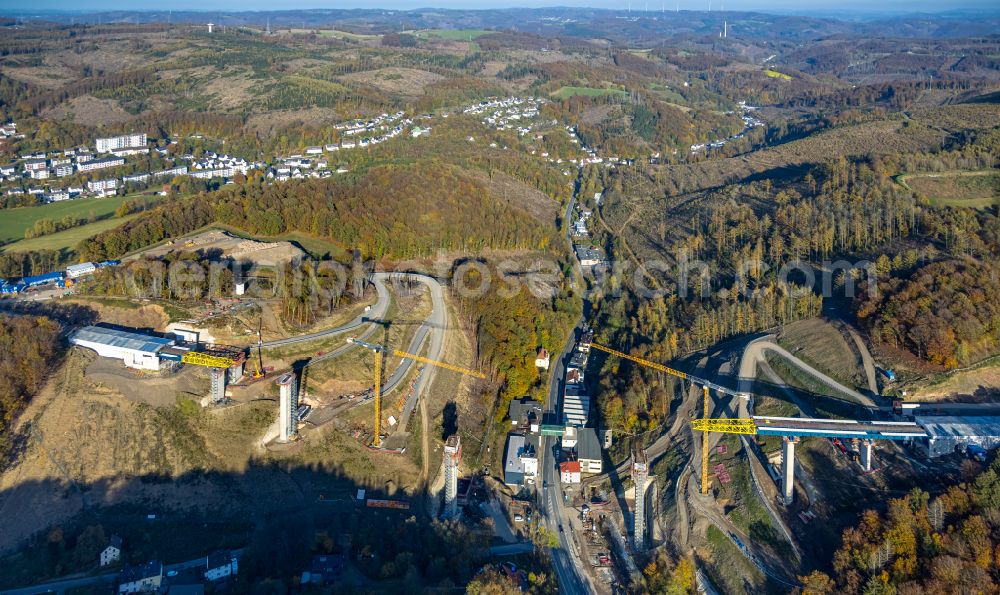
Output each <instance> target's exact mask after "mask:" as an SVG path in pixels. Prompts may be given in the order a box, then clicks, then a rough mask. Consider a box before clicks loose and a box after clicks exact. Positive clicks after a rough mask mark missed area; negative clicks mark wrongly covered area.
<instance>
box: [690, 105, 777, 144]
mask: <svg viewBox="0 0 1000 595" xmlns="http://www.w3.org/2000/svg"><path fill="white" fill-rule="evenodd" d="M739 107H740V112H742V113H741V114H740V119H742V120H743V130H741V131H740V132H738V133H736V134H734V135H732V136H731V137H729V138H725V139H722V140H717V141H713V142H710V143H698V144H696V145H691V152H692V153H697V152H699V151H704V150H705V149H719V148H722V147H724V146H726V144H727V143H729V142H732V141H734V140H739V139H741V138H743V137H744V136H746V134H747V132H749V131H750V130H751V129H752V128H757V127H760V126H763V125H764V121H763V120H761V119H759V118H757V117H755V116H754V115H753V112H755V111H757V108H756V107H753V106H750V105H747V102H745V101H741V102H739ZM727 113H732V112H727Z"/></svg>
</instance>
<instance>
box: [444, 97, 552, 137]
mask: <svg viewBox="0 0 1000 595" xmlns="http://www.w3.org/2000/svg"><path fill="white" fill-rule="evenodd" d="M544 103H545V101H544V100H542V99H538V98H535V97H504V98H492V99H486V100H483V101H480V102H479V103H476V104H473V105H470V106H468V107H465V108H463V109H462V113H463V114H472V115H479V114H486V116H485V117H484V118H483V124H485V125H486V126H489V127H490V128H495V129H497V130H517V133H518V134H519V135H521V136H524V135H525V134H528V133H529V132H531V126H524V125H522V122H525V121H527V120H532V119H534V118H535V117H537V116H538V113H539V110H540V109H541V107H542V105H544Z"/></svg>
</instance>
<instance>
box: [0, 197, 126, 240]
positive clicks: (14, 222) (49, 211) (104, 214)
mask: <svg viewBox="0 0 1000 595" xmlns="http://www.w3.org/2000/svg"><path fill="white" fill-rule="evenodd" d="M136 198H141V197H138V196H134V195H133V196H113V197H109V198H78V199H76V200H66V201H62V202H56V203H52V204H47V205H41V206H38V207H22V208H19V209H5V210H4V212H3V217H0V242H16V241H18V240H22V239H24V231H25V230H26V229H28V228H30V227H31V226H32V225H34V224H35V221H38V220H39V219H45V218H48V219H52V220H53V221H58V220H59V219H62V218H63V217H67V216H70V217H79V218H90V217H94V218H96V219H102V220H103V219H107V218H111V217H113V216H114V213H115V210H116V209H117V208H118V207H119V206H120V205H121V204H122V203H123V202H125V201H126V200H128V199H136ZM101 223H106V222H105V221H101ZM109 227H113V226H109ZM109 227H105V228H104V229H108V228H109ZM68 231H73V230H68ZM94 233H97V232H94ZM56 235H60V234H52V235H51V236H46V237H48V238H52V237H54V236H56ZM36 239H39V240H44V239H45V238H44V237H43V238H36Z"/></svg>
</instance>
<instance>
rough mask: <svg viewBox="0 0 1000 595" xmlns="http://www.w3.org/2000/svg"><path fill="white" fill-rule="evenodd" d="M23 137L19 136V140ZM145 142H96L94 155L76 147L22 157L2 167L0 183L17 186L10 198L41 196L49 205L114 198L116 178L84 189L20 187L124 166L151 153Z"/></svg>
mask: <svg viewBox="0 0 1000 595" xmlns="http://www.w3.org/2000/svg"><path fill="white" fill-rule="evenodd" d="M8 126H13V125H8ZM15 129H16V128H15ZM23 136H24V135H19V137H20V138H23ZM146 141H147V139H146V134H145V133H135V134H125V135H121V136H113V137H107V138H98V139H95V141H94V150H93V151H92V150H91V149H90V148H89V147H73V148H68V149H65V150H63V151H61V152H57V153H54V154H52V155H49V154H47V153H44V152H43V153H30V154H25V155H21V159H20V160H19V161H18V162H17V163H13V164H7V165H0V180H2V181H3V182H8V183H12V184H17V186H14V187H10V188H7V190H6V192H7V194H8V195H16V194H34V195H40V196H41V197H42V198H43V199H44V200H46V201H49V202H55V201H60V200H69V199H72V198H77V197H79V196H81V195H83V194H88V193H89V194H92V195H95V196H106V195H108V194H114V193H115V192H117V188H118V180H117V179H116V178H108V179H95V180H90V181H88V182H87V183H86V184H85V185H81V186H72V185H71V186H64V187H58V188H57V187H53V186H51V185H46V186H45V187H41V186H34V185H33V184H31V183H29V184H28V185H27V186H26V187H22V185H21V184H22V181H23V180H25V179H28V180H33V181H37V180H49V179H55V178H66V177H69V176H72V175H75V174H83V173H91V172H99V171H100V170H104V169H109V168H114V167H119V166H121V165H124V164H125V157H127V156H129V155H137V154H145V153H148V152H149V149H148V148H147V146H146Z"/></svg>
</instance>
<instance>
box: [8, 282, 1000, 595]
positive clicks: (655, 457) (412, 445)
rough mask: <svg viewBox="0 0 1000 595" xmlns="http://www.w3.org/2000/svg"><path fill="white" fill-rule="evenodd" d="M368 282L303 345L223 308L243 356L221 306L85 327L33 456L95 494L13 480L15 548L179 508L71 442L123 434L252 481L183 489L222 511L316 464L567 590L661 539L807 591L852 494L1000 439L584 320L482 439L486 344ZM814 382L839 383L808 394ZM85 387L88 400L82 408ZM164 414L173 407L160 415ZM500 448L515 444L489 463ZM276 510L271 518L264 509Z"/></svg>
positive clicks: (128, 441)
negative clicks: (601, 336)
mask: <svg viewBox="0 0 1000 595" xmlns="http://www.w3.org/2000/svg"><path fill="white" fill-rule="evenodd" d="M368 283H369V284H370V292H369V294H368V295H366V296H365V297H364V298H363V299H361V300H359V301H358V302H357V304H356V305H355V306H354V307H352V308H347V309H345V311H344V312H342V313H341V314H340V317H339V318H338V319H336V320H334V321H329V322H327V323H325V324H324V325H322V326H320V327H319V328H314V329H310V330H309V331H308V332H303V333H300V334H298V335H292V336H284V337H275V336H274V334H273V331H271V332H269V333H267V334H265V332H264V328H265V327H264V321H265V315H264V312H263V311H259V312H258V313H257V314H256V320H254V318H255V316H254V310H253V309H252V308H249V309H248V308H243V307H240V304H239V303H237V304H236V305H235V306H234V307H233V308H232V309H231V312H230V313H229V314H228V316H230V317H233V318H235V319H236V320H238V321H241V323H242V324H243V326H244V327H247V328H245V330H244V331H243V333H242V342H241V343H240V344H238V345H232V344H223V343H219V342H216V339H215V337H216V336H219V335H221V336H223V337H227V338H235V339H239V338H241V337H240V333H234V332H232V331H231V330H229V331H226V330H225V329H221V330H220V328H218V327H212V326H211V325H208V324H205V323H204V321H205V320H206V319H202V320H200V321H194V320H192V321H189V323H188V324H185V323H184V322H183V321H175V322H171V323H170V324H168V325H163V330H160V331H156V330H152V329H149V328H135V327H128V326H124V325H121V324H113V323H110V322H101V323H97V324H93V325H88V326H83V327H80V328H77V329H75V330H74V331H73V332H72V333H71V334H70V335H69V343H70V344H71V345H73V346H74V347H76V348H77V349H75V350H74V352H73V354H72V355H71V358H70V361H69V362H68V363H67V365H66V371H65V378H64V379H63V380H62V381H60V382H59V383H57V384H56V385H55V386H53V387H51V389H50V391H49V392H47V393H45V394H43V395H41V397H40V398H39V399H38V400H37V402H36V403H35V404H34V405H33V407H36V408H37V411H38V412H39V415H40V417H39V419H40V423H38V424H37V426H36V427H34V428H33V430H32V431H33V432H34V440H36V441H37V442H38V444H40V445H42V446H43V447H44V448H43V450H42V451H40V453H39V455H41V456H42V458H41V459H38V460H35V461H29V462H28V464H25V465H23V466H22V467H21V469H23V470H24V471H23V473H33V474H37V476H38V477H39V478H40V479H41V478H44V477H45V476H46V475H50V476H51V475H53V474H54V475H56V476H58V477H60V478H62V479H60V481H64V480H65V481H68V482H69V484H70V485H73V484H75V483H79V484H84V483H86V484H87V485H97V486H100V487H99V488H98V489H91V490H89V491H88V493H86V494H85V493H83V492H79V493H77V494H76V495H75V496H74V497H73V498H72V499H71V504H70V505H68V506H61V507H60V508H59V509H58V512H56V509H55V508H54V507H52V506H51V503H49V505H47V504H46V501H47V499H48V497H47V496H46V495H44V494H43V493H42V487H41V486H44V485H45V482H44V481H43V482H40V483H39V484H38V486H39V487H37V488H32V487H30V485H31V484H27V485H25V484H24V482H23V479H24V477H22V476H8V478H7V481H8V482H11V481H16V482H18V483H17V485H18V486H21V487H18V488H17V490H15V491H14V492H12V493H11V494H10V495H8V497H7V498H6V499H5V501H4V503H3V507H4V508H3V511H4V514H6V515H10V514H14V515H16V516H17V521H14V522H12V523H10V525H9V530H8V531H7V532H6V533H5V535H6V537H7V539H8V540H9V541H8V543H10V544H13V543H18V542H20V541H21V540H23V539H26V538H28V536H29V534H30V532H31V528H32V527H35V526H38V525H39V524H44V523H50V522H53V521H56V522H58V521H60V520H66V519H69V518H72V517H73V516H74V515H76V514H79V513H82V512H83V511H85V510H87V508H88V507H90V506H93V505H94V503H95V502H104V503H105V504H104V505H107V503H112V504H114V503H124V502H129V501H134V500H135V499H137V498H144V499H149V498H152V499H153V500H154V501H156V502H158V503H159V506H161V507H163V508H164V509H172V508H174V507H178V506H183V505H184V504H183V502H185V500H186V498H187V497H186V496H185V493H186V489H181V488H180V487H174V488H167V487H165V486H150V485H126V486H124V489H123V486H122V485H120V484H119V485H116V484H115V483H114V482H111V481H110V480H109V479H108V478H109V477H111V476H112V475H113V474H116V473H121V471H122V469H121V464H122V463H121V459H120V457H118V456H117V455H115V454H114V453H109V452H102V451H101V450H100V449H99V448H96V449H95V448H90V447H84V448H81V449H80V451H79V452H76V453H73V454H72V455H70V454H69V453H67V452H66V451H65V445H66V444H69V443H77V442H78V443H92V444H93V443H96V444H101V443H109V442H110V443H114V444H116V446H115V451H119V452H121V451H127V450H129V449H134V456H133V458H132V462H131V465H132V467H131V469H132V470H133V472H134V473H140V474H148V473H150V472H155V473H158V474H165V475H171V476H175V477H184V476H186V475H189V474H192V473H198V472H199V469H207V468H211V469H216V470H218V469H226V470H228V471H236V470H239V471H240V473H241V474H243V475H242V476H241V479H240V480H239V481H238V482H237V483H236V484H230V485H225V484H222V485H220V484H216V483H213V482H207V481H204V480H198V479H192V480H187V481H192V482H194V484H195V485H197V486H198V487H197V489H198V490H202V491H204V492H205V493H206V497H208V498H209V499H210V500H212V501H218V498H219V497H222V495H223V494H226V495H227V496H229V497H228V498H226V501H227V503H226V504H224V505H222V508H221V512H222V514H223V515H228V516H239V515H240V514H244V513H245V510H244V509H242V508H241V507H240V506H239V505H238V502H239V500H238V499H233V496H235V495H236V494H239V493H246V492H247V491H255V492H256V491H258V490H263V492H264V493H269V494H272V495H274V496H275V497H277V496H278V495H279V494H281V493H283V492H285V491H286V490H288V489H290V485H291V484H288V483H287V480H281V479H279V478H278V477H276V476H272V475H270V474H267V473H264V472H262V471H261V470H255V467H256V465H257V464H258V462H257V461H255V460H254V459H258V460H269V461H273V462H281V463H284V464H287V463H288V462H292V461H294V462H295V464H296V466H297V468H299V469H302V468H303V466H305V468H309V467H310V466H313V467H321V468H330V469H336V473H332V474H326V475H321V476H318V477H317V476H310V477H309V478H308V479H306V476H305V475H303V474H302V472H299V471H297V472H295V474H294V475H290V476H289V477H293V478H294V479H293V482H294V485H295V486H296V487H295V489H296V490H297V491H299V496H298V499H299V501H300V502H311V503H320V505H321V504H322V503H327V502H334V501H349V502H352V503H354V504H356V505H358V506H361V507H364V509H366V510H367V509H374V510H383V509H388V510H409V509H410V508H412V507H413V506H415V505H420V504H421V503H423V504H425V505H426V510H427V513H428V514H429V515H430V516H431V517H432V518H440V519H443V520H447V521H452V522H458V523H461V524H463V525H465V526H467V527H469V528H470V529H472V530H474V531H476V532H477V534H479V535H481V536H483V538H484V539H485V540H486V541H487V542H488V543H489V544H490V547H489V550H488V553H489V555H492V556H498V557H506V556H520V555H526V554H528V553H529V552H531V551H532V549H533V545H532V543H533V541H535V540H537V539H539V535H543V536H544V535H547V536H548V537H547V539H550V540H551V541H552V542H553V543H555V544H557V545H556V546H555V547H553V548H552V549H551V550H550V552H551V554H552V567H553V569H554V571H555V572H556V574H557V575H558V577H559V580H560V584H561V585H563V584H565V585H569V587H568V588H567V590H568V591H569V592H585V591H591V592H598V593H612V592H615V591H616V590H618V589H621V588H626V589H627V588H629V587H630V586H631V585H634V584H637V583H638V581H640V580H641V571H640V569H641V568H642V564H643V561H644V560H647V559H648V557H649V556H650V555H651V554H652V552H655V551H657V550H658V549H659V548H661V547H662V546H664V545H667V544H670V545H671V547H675V548H680V550H681V551H691V552H693V554H694V559H695V560H696V561H698V574H697V578H698V581H699V584H701V585H702V588H703V589H704V590H705V591H706V592H724V591H728V590H731V589H732V588H734V586H735V585H734V584H733V583H732V581H733V580H734V576H736V574H738V573H745V575H746V576H747V577H749V578H748V579H747V580H749V581H750V583H751V584H753V585H754V587H755V588H757V589H761V590H764V591H776V592H780V591H782V590H784V589H790V588H793V587H794V586H796V585H797V578H796V574H795V572H796V570H795V569H796V568H799V567H801V565H803V564H805V565H814V564H816V563H817V562H816V561H817V560H820V559H822V557H823V556H826V555H828V554H829V550H828V548H829V546H828V545H825V544H824V542H823V541H822V540H816V539H811V538H807V536H808V535H812V534H823V535H825V536H826V537H827V538H829V540H834V539H836V537H837V531H838V527H837V525H836V524H835V520H836V519H838V518H840V517H841V516H846V515H848V514H851V513H850V512H849V511H852V510H854V508H851V507H852V506H855V507H856V506H857V505H858V504H845V503H851V502H854V503H862V502H864V499H865V498H867V497H870V495H871V494H872V493H891V492H892V491H893V490H898V489H901V488H902V487H905V486H907V485H913V482H914V481H920V482H925V483H924V485H926V482H931V483H934V484H936V485H944V484H945V483H946V482H947V481H949V480H951V479H955V478H957V477H958V475H959V472H960V468H961V466H962V464H964V463H965V462H967V461H972V462H974V463H982V462H983V461H985V459H986V455H987V451H988V450H990V449H992V448H994V447H996V446H997V445H998V444H1000V421H998V420H1000V409H998V408H996V407H995V406H993V405H992V404H988V403H986V404H972V403H970V404H940V403H933V402H930V403H920V402H907V401H905V400H903V399H901V398H898V397H887V396H883V393H889V394H893V393H894V392H895V391H893V390H892V382H893V380H892V379H891V378H890V376H889V374H886V373H885V372H882V373H881V374H880V373H878V372H876V371H875V367H874V366H863V367H862V368H861V372H860V375H861V377H862V378H863V379H866V380H868V381H869V382H866V384H867V385H868V386H867V387H862V388H855V387H854V386H853V385H851V384H845V383H843V382H841V381H840V380H839V379H834V378H832V377H831V376H828V375H827V374H826V373H825V372H824V371H821V370H819V369H817V368H816V367H814V366H813V365H812V364H811V363H808V362H806V361H804V360H803V359H800V358H799V357H798V356H797V355H796V354H793V353H791V352H789V351H788V350H786V349H785V347H783V346H782V344H781V341H779V340H778V338H777V337H774V336H769V335H765V336H759V337H753V338H750V339H749V340H745V341H743V342H740V343H736V344H731V345H728V344H724V345H721V346H718V347H717V348H715V349H716V350H715V351H709V352H702V353H697V354H695V355H694V356H691V357H689V358H686V359H684V360H681V361H680V362H679V366H678V367H669V366H666V365H664V364H662V363H658V362H655V361H651V360H648V359H644V358H640V357H636V356H634V355H630V354H629V353H626V352H625V351H621V350H618V349H615V348H613V347H609V346H606V345H602V344H600V343H598V342H596V341H595V339H594V335H595V333H594V332H593V330H592V329H591V328H590V327H589V326H588V325H587V324H585V323H581V326H580V327H579V328H578V329H576V331H575V335H574V340H573V341H571V342H570V343H569V344H568V345H567V347H566V350H565V351H564V352H563V353H562V354H560V355H558V356H556V355H550V354H548V353H547V352H544V351H539V353H538V354H537V359H536V362H535V363H536V366H537V367H538V368H539V370H540V371H545V370H548V372H549V374H551V380H550V383H549V390H550V396H549V398H548V399H547V400H546V401H545V402H542V401H539V400H536V399H533V398H531V397H523V398H520V399H515V400H513V401H512V402H511V403H510V407H509V410H508V411H507V412H506V415H505V416H503V417H504V421H503V422H502V423H501V426H500V427H505V428H506V433H505V435H504V434H501V435H496V436H493V437H492V438H491V437H490V436H489V435H487V436H482V435H481V430H479V429H478V428H482V427H489V424H488V423H487V420H486V418H485V416H484V415H483V414H484V413H485V412H480V417H479V418H478V419H477V418H475V417H474V415H475V414H474V413H473V412H472V410H473V409H474V407H471V406H470V405H469V403H468V401H466V402H465V404H464V405H463V406H462V407H461V408H460V409H457V411H458V413H457V415H461V416H465V418H466V419H465V420H463V424H461V425H460V426H456V425H454V424H453V423H451V422H449V421H448V419H447V418H448V416H449V415H456V414H455V413H452V414H448V413H447V412H448V410H449V408H455V407H456V405H455V401H456V400H461V397H460V395H462V394H463V393H465V394H468V391H469V390H470V386H472V385H473V384H474V383H475V382H477V381H481V380H484V379H486V378H487V376H488V374H487V373H485V371H480V370H477V369H474V368H471V367H468V366H467V365H461V364H464V363H467V362H468V361H470V360H469V356H468V342H469V339H468V337H466V336H464V334H463V333H461V332H453V330H454V329H453V326H452V325H450V324H449V314H450V310H451V306H450V305H449V304H448V303H447V300H446V299H445V294H444V292H443V291H442V289H441V287H440V285H439V284H438V282H437V281H436V280H435V279H433V278H431V277H427V276H422V275H409V274H407V275H402V274H384V273H376V274H374V275H371V276H370V277H369V279H368ZM256 307H258V308H259V306H256ZM143 308H148V306H143ZM109 310H110V307H109V309H108V310H105V312H107V311H109ZM404 311H405V312H406V314H405V315H404V316H401V315H400V314H401V313H402V312H404ZM108 318H110V319H112V320H115V318H114V317H113V316H111V317H108ZM254 322H256V325H254V324H253V323H254ZM254 326H256V328H254ZM234 343H236V341H234ZM799 353H802V354H803V356H804V357H805V356H806V355H808V352H799ZM869 357H870V356H869ZM611 358H614V359H617V360H620V361H622V362H628V364H629V365H636V366H641V367H643V368H648V369H650V370H653V371H655V372H656V373H658V374H660V375H661V377H662V378H664V379H668V378H669V379H672V380H671V382H675V383H676V386H677V392H676V394H678V401H677V403H676V412H675V415H674V416H673V417H672V419H671V424H670V427H667V428H658V429H657V430H656V431H650V432H646V433H644V434H643V435H638V436H614V435H613V433H612V432H611V431H610V430H607V429H605V428H602V427H601V424H600V419H599V417H598V416H597V415H596V414H595V412H596V410H597V405H596V403H595V402H594V399H593V397H592V396H591V395H593V394H594V393H595V392H596V383H597V381H598V370H600V369H601V365H602V364H603V362H605V361H607V360H609V359H611ZM861 361H867V360H866V358H864V357H862V358H861ZM679 368H683V370H689V371H682V369H679ZM789 369H792V370H795V371H796V373H795V374H791V373H789ZM776 370H781V371H782V374H779V373H778V372H777V371H776ZM803 376H806V377H809V378H811V379H812V381H814V382H816V383H817V384H822V385H823V386H824V387H825V391H824V393H817V392H815V390H816V388H815V385H811V386H810V387H809V390H807V389H805V388H803V380H802V377H803ZM709 378H711V380H709ZM70 394H76V395H84V397H83V398H82V399H78V400H75V401H74V400H72V399H71V400H67V399H66V395H70ZM166 410H172V411H175V412H176V413H172V414H171V416H172V417H167V418H165V417H163V416H164V413H163V411H166ZM43 413H44V415H42V414H43ZM852 413H853V414H854V417H850V414H852ZM72 417H75V418H78V419H80V420H82V423H79V424H77V425H76V427H75V428H76V429H75V430H74V431H75V432H77V433H78V436H81V437H82V436H95V435H98V436H102V438H101V439H100V440H97V441H94V440H82V439H78V440H76V441H70V442H63V441H60V442H53V441H49V440H47V439H46V436H49V435H53V434H54V433H56V432H57V431H58V429H57V428H59V427H60V426H61V425H64V424H65V423H66V421H65V420H66V419H67V418H72ZM466 420H469V421H466ZM164 424H167V425H166V426H164ZM466 424H468V425H466ZM153 427H157V428H158V429H157V430H156V432H155V434H153V436H155V438H153V437H152V436H151V435H150V428H153ZM165 427H167V428H170V430H169V431H165V430H164V428H165ZM113 428H114V429H113ZM151 438H152V439H151ZM123 439H124V441H123ZM491 445H495V446H497V447H498V448H499V451H497V452H495V454H490V449H491ZM165 453H169V454H166V455H165ZM261 458H262V459H261ZM331 460H332V461H335V463H333V464H332V465H333V467H330V465H331V464H330V463H329V462H328V461H331ZM497 460H499V463H500V466H499V468H495V467H493V466H492V465H493V464H494V462H495V461H497ZM64 461H74V462H73V463H72V466H69V465H67V463H65V462H64ZM29 469H32V470H31V471H28V470H29ZM265 478H266V479H265ZM348 478H349V481H345V480H347V479H348ZM359 486H360V487H359ZM209 494H212V495H209ZM420 495H424V496H426V498H419V497H418V496H420ZM267 510H274V509H273V508H270V507H266V508H265V509H264V510H260V511H256V512H255V513H254V514H255V515H256V514H268V512H267ZM220 545H224V544H220ZM484 551H485V550H484ZM573 585H576V586H575V587H574V586H573ZM574 589H576V590H574Z"/></svg>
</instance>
